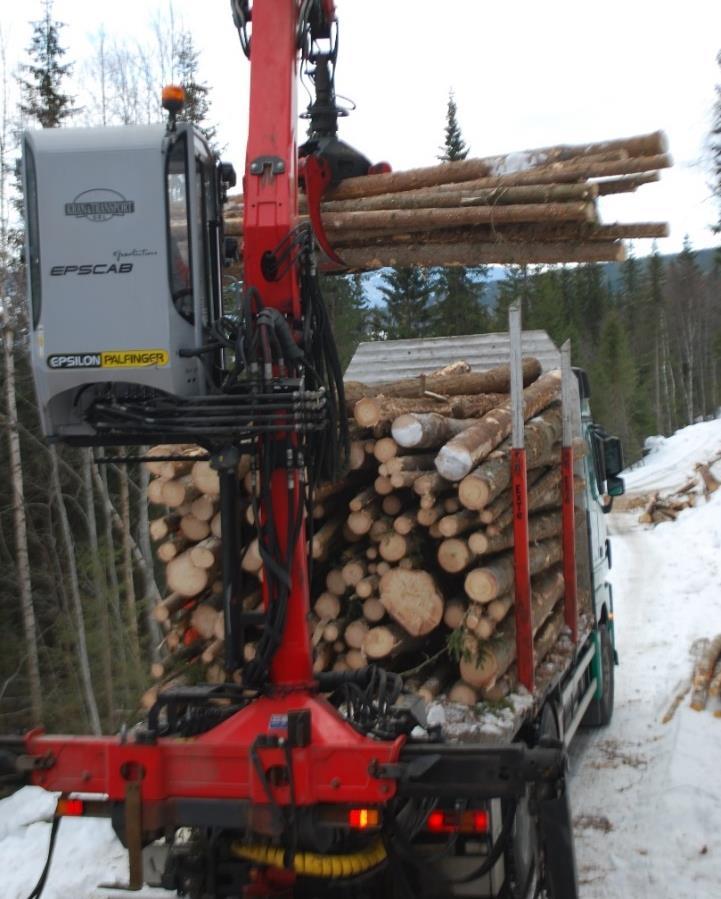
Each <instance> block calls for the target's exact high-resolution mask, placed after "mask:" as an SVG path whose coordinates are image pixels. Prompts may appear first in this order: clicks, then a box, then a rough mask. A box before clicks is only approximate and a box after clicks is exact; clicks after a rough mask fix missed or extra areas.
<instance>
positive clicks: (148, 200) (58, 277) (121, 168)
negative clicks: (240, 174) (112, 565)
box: [23, 122, 232, 443]
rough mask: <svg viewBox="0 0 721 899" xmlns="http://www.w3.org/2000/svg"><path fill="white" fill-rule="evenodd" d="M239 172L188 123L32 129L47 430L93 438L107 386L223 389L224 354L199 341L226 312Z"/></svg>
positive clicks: (191, 392) (37, 333)
mask: <svg viewBox="0 0 721 899" xmlns="http://www.w3.org/2000/svg"><path fill="white" fill-rule="evenodd" d="M229 172H232V168H231V167H229V166H222V165H219V164H218V161H217V159H216V157H215V155H214V154H213V152H212V150H211V149H210V147H209V146H208V143H207V141H206V140H205V138H204V136H203V135H202V134H201V132H200V131H199V130H198V129H196V128H195V127H194V126H193V125H191V124H188V123H180V122H179V123H177V125H175V124H174V125H173V127H172V128H166V127H165V126H164V125H150V126H131V127H127V126H123V127H118V128H63V129H44V130H39V131H26V132H25V134H24V136H23V176H24V188H25V190H24V193H25V215H26V241H27V244H26V259H27V261H28V306H29V322H30V328H31V346H32V367H33V374H34V380H35V386H36V391H37V395H38V405H39V409H40V417H41V423H42V428H43V432H44V434H45V435H46V436H47V437H49V438H56V439H61V440H69V441H70V442H76V443H93V442H96V441H95V440H94V437H95V436H96V435H95V431H94V427H93V424H92V421H91V420H90V418H89V416H88V414H87V413H88V409H89V408H90V407H91V406H92V404H93V403H94V402H95V401H96V400H97V399H98V397H103V398H106V399H107V398H108V397H113V399H115V400H118V401H125V400H132V399H134V398H139V397H147V396H149V395H153V394H154V393H157V394H158V395H163V394H169V395H171V396H174V397H194V396H204V395H206V394H208V393H209V392H210V391H211V390H212V387H213V380H214V377H215V374H214V370H215V369H216V368H217V367H218V366H219V363H220V360H218V359H213V358H210V359H209V358H207V357H205V358H204V357H203V356H202V354H201V355H197V354H196V355H193V353H194V351H197V350H198V349H199V348H200V347H202V346H203V344H204V343H206V342H207V335H208V329H209V328H210V327H211V326H212V324H213V322H215V321H216V320H217V319H218V318H219V316H220V315H221V305H222V304H221V262H222V259H221V247H222V219H221V205H222V199H223V197H224V193H225V186H226V185H225V184H224V182H223V177H225V178H226V179H229V177H230V176H229ZM221 173H222V175H221ZM97 442H100V441H97Z"/></svg>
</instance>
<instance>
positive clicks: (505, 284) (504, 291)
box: [495, 265, 530, 331]
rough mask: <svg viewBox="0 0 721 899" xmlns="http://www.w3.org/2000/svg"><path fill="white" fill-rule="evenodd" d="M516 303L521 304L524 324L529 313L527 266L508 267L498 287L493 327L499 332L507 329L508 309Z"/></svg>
mask: <svg viewBox="0 0 721 899" xmlns="http://www.w3.org/2000/svg"><path fill="white" fill-rule="evenodd" d="M516 301H520V303H521V314H522V316H523V321H524V322H526V321H527V319H528V314H529V311H530V283H529V273H528V266H527V265H509V266H507V267H506V276H505V278H504V279H503V280H502V281H501V282H500V284H499V285H498V299H497V301H496V315H495V327H496V329H497V330H499V331H506V330H507V329H508V309H509V307H510V306H512V305H513V304H514V303H515V302H516Z"/></svg>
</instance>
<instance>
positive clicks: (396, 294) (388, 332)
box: [378, 268, 433, 340]
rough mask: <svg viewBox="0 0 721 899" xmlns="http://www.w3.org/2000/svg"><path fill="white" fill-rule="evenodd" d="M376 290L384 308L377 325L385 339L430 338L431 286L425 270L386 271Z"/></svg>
mask: <svg viewBox="0 0 721 899" xmlns="http://www.w3.org/2000/svg"><path fill="white" fill-rule="evenodd" d="M379 289H380V292H381V294H383V297H384V299H385V308H384V309H382V310H381V312H380V315H379V322H378V325H379V326H380V327H381V328H382V329H383V332H384V334H385V336H386V337H387V338H388V339H390V340H395V339H398V338H405V337H429V336H432V328H433V321H432V318H433V316H432V309H431V304H430V297H431V290H432V286H431V283H430V280H429V278H428V275H427V273H426V272H425V270H424V269H421V268H391V269H387V270H386V271H384V272H383V275H382V282H381V285H380V288H379Z"/></svg>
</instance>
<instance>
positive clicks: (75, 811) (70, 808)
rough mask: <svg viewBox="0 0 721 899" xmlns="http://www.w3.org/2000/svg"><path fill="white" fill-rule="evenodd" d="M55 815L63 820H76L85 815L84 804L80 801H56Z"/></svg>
mask: <svg viewBox="0 0 721 899" xmlns="http://www.w3.org/2000/svg"><path fill="white" fill-rule="evenodd" d="M55 814H56V815H62V816H63V817H65V818H78V817H80V816H81V815H83V814H85V803H84V802H83V800H82V799H62V798H61V799H58V804H57V805H56V806H55Z"/></svg>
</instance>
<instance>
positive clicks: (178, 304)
mask: <svg viewBox="0 0 721 899" xmlns="http://www.w3.org/2000/svg"><path fill="white" fill-rule="evenodd" d="M188 182H189V179H188V152H187V135H186V134H181V135H180V136H179V137H178V138H177V139H176V140H175V142H174V143H173V145H172V147H171V148H170V149H169V151H168V155H167V159H166V173H165V187H166V203H167V228H168V278H169V281H170V295H171V297H172V298H173V303H174V304H175V308H176V309H177V310H178V312H179V313H180V315H182V316H183V318H184V319H185V320H186V321H187V322H190V323H191V324H192V323H193V321H194V318H195V317H194V314H193V308H194V303H193V272H192V264H191V258H192V256H191V249H192V248H191V239H190V202H189V190H190V184H189V183H188Z"/></svg>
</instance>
